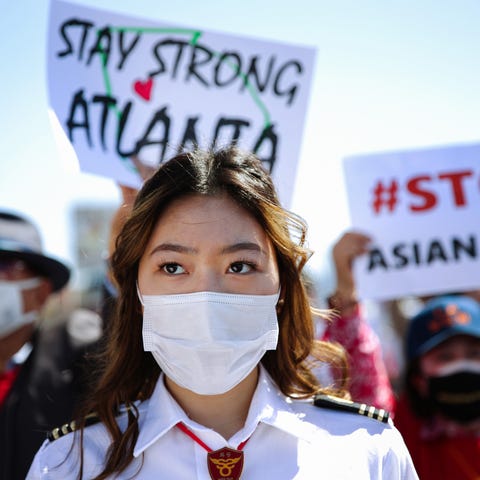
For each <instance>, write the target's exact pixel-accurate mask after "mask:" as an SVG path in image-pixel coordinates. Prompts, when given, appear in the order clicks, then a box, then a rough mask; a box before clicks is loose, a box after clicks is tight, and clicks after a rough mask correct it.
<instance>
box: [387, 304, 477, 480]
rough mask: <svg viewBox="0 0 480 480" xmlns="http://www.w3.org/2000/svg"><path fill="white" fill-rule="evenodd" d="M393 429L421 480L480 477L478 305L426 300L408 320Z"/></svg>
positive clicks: (460, 479) (463, 479) (466, 479)
mask: <svg viewBox="0 0 480 480" xmlns="http://www.w3.org/2000/svg"><path fill="white" fill-rule="evenodd" d="M406 355H407V358H406V361H407V366H406V384H405V396H404V398H401V399H400V401H399V402H398V404H397V408H396V413H395V424H396V426H397V428H398V429H399V430H400V431H401V433H402V435H403V436H404V438H405V442H406V444H407V446H408V448H409V450H410V453H411V455H412V458H413V461H414V463H415V466H416V468H417V471H418V474H419V476H420V478H421V479H422V480H433V479H435V480H441V479H445V480H447V479H453V478H454V479H455V480H470V479H477V478H480V304H479V303H478V302H477V301H476V300H474V299H473V298H470V297H467V296H461V295H447V296H440V297H437V298H434V299H433V300H430V301H429V302H428V303H427V304H426V305H425V307H424V308H423V309H422V310H421V311H420V312H419V313H418V314H417V315H416V316H415V317H413V318H412V320H411V321H410V324H409V327H408V330H407V338H406Z"/></svg>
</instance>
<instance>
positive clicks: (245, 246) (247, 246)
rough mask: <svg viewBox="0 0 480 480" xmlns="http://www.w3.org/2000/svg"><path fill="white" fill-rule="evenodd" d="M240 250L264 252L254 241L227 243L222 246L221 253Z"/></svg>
mask: <svg viewBox="0 0 480 480" xmlns="http://www.w3.org/2000/svg"><path fill="white" fill-rule="evenodd" d="M242 250H250V251H253V252H258V253H261V254H263V255H265V254H266V252H265V250H264V249H263V248H262V247H260V245H258V244H257V243H254V242H239V243H234V244H233V245H228V246H227V247H224V248H222V250H221V253H222V254H225V253H235V252H239V251H242Z"/></svg>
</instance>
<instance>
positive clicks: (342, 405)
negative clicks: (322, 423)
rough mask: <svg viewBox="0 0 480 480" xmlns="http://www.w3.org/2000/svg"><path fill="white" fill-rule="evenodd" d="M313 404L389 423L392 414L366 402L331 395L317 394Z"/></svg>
mask: <svg viewBox="0 0 480 480" xmlns="http://www.w3.org/2000/svg"><path fill="white" fill-rule="evenodd" d="M313 404H314V405H315V406H317V407H324V408H329V409H332V410H342V411H346V412H352V413H358V414H359V415H363V416H365V417H369V418H373V419H375V420H379V421H380V422H383V423H387V422H388V419H389V416H390V414H389V413H388V412H387V411H385V410H384V409H383V408H380V409H378V408H375V407H374V406H370V405H367V404H365V403H355V402H352V401H351V400H345V399H344V398H337V397H333V396H331V395H320V394H319V395H316V396H315V397H314V400H313Z"/></svg>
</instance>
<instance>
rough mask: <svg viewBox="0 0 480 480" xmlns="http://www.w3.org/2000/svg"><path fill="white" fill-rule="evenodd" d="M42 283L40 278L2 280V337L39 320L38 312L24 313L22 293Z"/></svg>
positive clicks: (0, 333)
mask: <svg viewBox="0 0 480 480" xmlns="http://www.w3.org/2000/svg"><path fill="white" fill-rule="evenodd" d="M40 282H41V280H40V278H29V279H27V280H15V281H5V280H0V337H5V336H6V335H8V334H9V333H12V332H13V331H15V330H16V329H17V328H20V327H21V326H23V325H26V324H27V323H31V322H34V321H35V320H36V319H37V317H38V311H31V312H28V313H23V299H22V291H23V290H29V289H31V288H35V287H38V286H39V285H40Z"/></svg>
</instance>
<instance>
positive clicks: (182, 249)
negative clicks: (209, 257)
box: [150, 243, 198, 256]
mask: <svg viewBox="0 0 480 480" xmlns="http://www.w3.org/2000/svg"><path fill="white" fill-rule="evenodd" d="M157 252H178V253H198V250H197V249H196V248H193V247H187V246H185V245H180V244H178V243H161V244H160V245H157V246H156V247H155V248H154V249H153V250H152V251H151V252H150V256H151V255H153V254H155V253H157Z"/></svg>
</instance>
